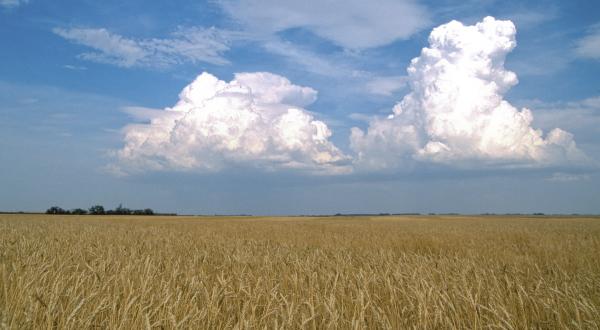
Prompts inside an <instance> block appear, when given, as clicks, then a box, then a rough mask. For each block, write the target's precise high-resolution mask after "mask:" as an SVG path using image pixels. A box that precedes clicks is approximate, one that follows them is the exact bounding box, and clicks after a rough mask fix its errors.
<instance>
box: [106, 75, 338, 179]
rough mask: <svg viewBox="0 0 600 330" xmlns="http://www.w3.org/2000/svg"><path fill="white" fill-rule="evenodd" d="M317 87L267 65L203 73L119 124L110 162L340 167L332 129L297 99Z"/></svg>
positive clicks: (311, 97)
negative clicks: (135, 120)
mask: <svg viewBox="0 0 600 330" xmlns="http://www.w3.org/2000/svg"><path fill="white" fill-rule="evenodd" d="M316 96H317V92H316V91H315V90H313V89H311V88H308V87H300V86H296V85H293V84H291V83H290V81H289V80H287V79H286V78H284V77H281V76H277V75H274V74H270V73H260V72H259V73H240V74H236V75H235V79H234V80H232V81H231V82H225V81H222V80H219V79H217V78H216V77H214V76H212V75H210V74H208V73H203V74H201V75H200V76H198V77H197V78H196V80H195V81H194V82H192V83H191V84H190V85H188V86H187V87H185V88H184V89H183V91H182V92H181V93H180V95H179V102H178V103H177V104H176V105H175V106H174V107H172V108H167V109H165V110H164V111H160V112H159V114H158V115H156V116H154V117H153V118H152V119H151V121H150V123H149V124H134V125H129V126H127V127H126V128H125V145H124V147H123V148H122V149H121V150H118V151H117V152H116V157H117V158H118V160H119V162H118V165H116V166H115V169H116V170H119V171H124V172H132V171H139V170H163V169H176V170H193V171H200V172H202V171H204V172H213V171H218V170H221V169H223V168H226V167H239V166H244V167H255V168H261V169H266V170H275V169H299V170H305V171H308V172H311V173H341V172H346V171H348V170H349V160H348V157H347V156H345V155H344V154H343V153H342V152H341V151H340V150H338V149H337V148H336V147H335V146H334V145H333V144H332V143H331V142H330V141H329V137H330V136H331V131H330V130H329V128H328V127H327V125H325V123H323V122H321V121H318V120H315V119H314V118H313V117H312V116H311V115H310V114H309V113H308V112H307V111H306V110H304V109H303V108H302V107H304V106H306V105H308V104H310V103H312V102H314V101H315V99H316Z"/></svg>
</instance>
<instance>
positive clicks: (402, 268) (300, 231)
mask: <svg viewBox="0 0 600 330" xmlns="http://www.w3.org/2000/svg"><path fill="white" fill-rule="evenodd" d="M0 327H2V328H8V329H22V328H36V329H37V328H60V329H86V328H110V329H139V328H197V329H200V328H202V329H233V328H237V329H239V328H245V329H249V328H252V329H255V328H261V329H262V328H269V329H270V328H284V329H290V328H291V329H296V328H305V329H317V328H318V329H330V328H331V329H340V328H341V329H362V328H381V329H405V328H505V329H516V328H518V329H522V328H545V329H546V328H584V329H585V328H588V329H598V328H600V219H597V218H573V217H570V218H566V217H565V218H544V217H531V218H525V217H504V218H503V217H483V218H481V217H480V218H477V217H424V216H423V217H421V216H414V217H356V218H353V217H329V218H258V217H248V218H241V217H240V218H208V217H118V216H115V217H109V216H104V217H94V216H81V217H78V216H42V215H39V216H38V215H0Z"/></svg>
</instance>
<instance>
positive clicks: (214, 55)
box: [53, 27, 236, 68]
mask: <svg viewBox="0 0 600 330" xmlns="http://www.w3.org/2000/svg"><path fill="white" fill-rule="evenodd" d="M53 32H54V33H55V34H57V35H59V36H61V37H63V38H65V39H67V40H69V41H71V42H73V43H76V44H79V45H82V46H86V47H89V48H92V49H93V50H94V51H91V52H84V53H82V54H80V55H79V58H81V59H83V60H88V61H92V62H98V63H106V64H112V65H116V66H120V67H125V68H130V67H151V68H166V67H170V66H173V65H176V64H181V63H184V62H190V63H198V62H205V63H211V64H215V65H224V64H228V63H229V61H228V60H227V59H225V57H224V56H223V53H225V52H226V51H228V50H229V48H230V46H229V42H230V40H231V39H232V38H234V37H235V35H236V33H234V32H230V31H223V30H219V29H216V28H198V27H195V28H187V29H183V28H182V29H179V30H177V31H175V32H173V33H172V34H171V36H170V38H151V39H135V38H127V37H124V36H121V35H119V34H116V33H113V32H110V31H109V30H107V29H104V28H99V29H92V28H70V29H64V28H55V29H53Z"/></svg>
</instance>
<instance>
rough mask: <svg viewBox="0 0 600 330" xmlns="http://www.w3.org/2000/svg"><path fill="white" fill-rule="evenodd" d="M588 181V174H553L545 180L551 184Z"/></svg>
mask: <svg viewBox="0 0 600 330" xmlns="http://www.w3.org/2000/svg"><path fill="white" fill-rule="evenodd" d="M589 179H590V176H589V175H588V174H573V173H562V172H557V173H553V174H552V176H551V177H549V178H547V179H546V180H547V181H552V182H576V181H587V180H589Z"/></svg>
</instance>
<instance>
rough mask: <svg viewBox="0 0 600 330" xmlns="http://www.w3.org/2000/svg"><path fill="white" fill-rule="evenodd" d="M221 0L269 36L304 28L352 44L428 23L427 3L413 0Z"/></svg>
mask: <svg viewBox="0 0 600 330" xmlns="http://www.w3.org/2000/svg"><path fill="white" fill-rule="evenodd" d="M219 4H220V5H221V6H222V8H223V9H224V10H225V11H226V12H227V13H228V14H229V15H230V16H231V17H232V18H234V19H235V20H236V21H237V22H239V23H240V24H241V25H242V26H243V27H244V28H245V29H246V30H248V31H249V32H251V33H254V34H261V35H271V34H275V33H278V32H281V31H285V30H287V29H292V28H303V29H306V30H309V31H311V32H312V33H314V34H316V35H318V36H320V37H321V38H324V39H327V40H329V41H331V42H333V43H334V44H336V45H338V46H341V47H344V48H348V49H364V48H371V47H378V46H383V45H386V44H389V43H391V42H393V41H395V40H399V39H408V38H409V37H410V36H412V35H413V34H415V33H417V32H419V31H421V30H422V29H423V28H425V27H426V26H427V25H428V24H429V22H430V17H429V13H428V11H427V10H426V8H425V7H424V6H422V5H420V4H419V3H418V2H417V1H414V0H380V1H378V2H377V4H376V5H374V4H371V3H368V2H365V1H361V0H346V1H319V0H307V1H289V0H286V1H280V0H267V1H257V0H225V1H222V2H220V3H219ZM331 13H335V14H334V15H332V14H331Z"/></svg>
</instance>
